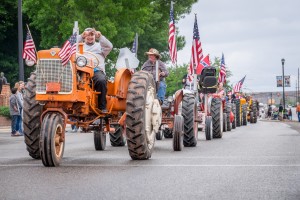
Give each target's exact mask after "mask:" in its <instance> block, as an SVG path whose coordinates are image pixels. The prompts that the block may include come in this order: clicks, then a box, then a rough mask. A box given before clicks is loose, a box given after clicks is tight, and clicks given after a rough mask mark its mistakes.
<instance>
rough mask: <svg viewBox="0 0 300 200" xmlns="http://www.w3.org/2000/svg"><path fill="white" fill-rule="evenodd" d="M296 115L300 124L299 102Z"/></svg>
mask: <svg viewBox="0 0 300 200" xmlns="http://www.w3.org/2000/svg"><path fill="white" fill-rule="evenodd" d="M296 113H297V115H298V121H299V122H300V104H299V102H297V108H296Z"/></svg>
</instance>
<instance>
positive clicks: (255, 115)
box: [252, 101, 257, 123]
mask: <svg viewBox="0 0 300 200" xmlns="http://www.w3.org/2000/svg"><path fill="white" fill-rule="evenodd" d="M252 110H253V123H256V122H257V102H256V101H253V104H252Z"/></svg>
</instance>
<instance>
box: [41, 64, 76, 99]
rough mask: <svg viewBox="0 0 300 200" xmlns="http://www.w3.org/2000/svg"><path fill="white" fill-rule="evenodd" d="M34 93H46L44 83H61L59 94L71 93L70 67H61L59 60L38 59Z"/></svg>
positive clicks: (68, 65)
mask: <svg viewBox="0 0 300 200" xmlns="http://www.w3.org/2000/svg"><path fill="white" fill-rule="evenodd" d="M36 69H37V70H36V71H37V79H36V92H37V93H46V83H50V82H55V83H59V82H60V83H61V90H60V92H59V93H60V94H63V93H71V92H72V84H73V78H72V67H71V66H70V63H68V64H67V65H66V66H62V64H61V60H60V59H40V60H39V62H38V64H37V67H36Z"/></svg>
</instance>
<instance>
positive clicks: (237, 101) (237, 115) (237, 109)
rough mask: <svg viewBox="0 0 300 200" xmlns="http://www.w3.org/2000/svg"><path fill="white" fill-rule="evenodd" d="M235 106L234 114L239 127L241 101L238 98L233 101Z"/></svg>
mask: <svg viewBox="0 0 300 200" xmlns="http://www.w3.org/2000/svg"><path fill="white" fill-rule="evenodd" d="M235 107H236V110H235V111H236V112H235V116H236V118H235V119H236V126H237V127H240V126H241V102H240V100H239V99H237V100H236V101H235Z"/></svg>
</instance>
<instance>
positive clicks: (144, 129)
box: [23, 44, 161, 166]
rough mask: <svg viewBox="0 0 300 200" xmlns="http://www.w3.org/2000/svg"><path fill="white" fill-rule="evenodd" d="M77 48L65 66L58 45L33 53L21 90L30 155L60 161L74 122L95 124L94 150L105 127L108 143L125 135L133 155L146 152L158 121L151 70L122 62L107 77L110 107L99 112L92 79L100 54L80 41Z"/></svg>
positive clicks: (148, 154)
mask: <svg viewBox="0 0 300 200" xmlns="http://www.w3.org/2000/svg"><path fill="white" fill-rule="evenodd" d="M78 49H79V52H78V53H76V55H73V56H72V57H71V59H70V62H69V63H68V64H67V65H66V66H62V63H61V59H60V58H59V56H58V52H59V51H60V49H59V48H52V49H49V50H42V51H39V52H38V53H37V55H38V61H37V66H36V71H35V72H34V73H32V74H31V76H30V78H29V79H28V83H27V84H26V87H25V91H26V92H25V96H24V118H23V123H24V133H25V143H26V146H27V150H28V152H29V155H30V156H31V157H32V158H35V159H39V158H41V159H42V162H43V164H44V166H58V165H59V164H60V162H61V160H62V157H63V153H64V148H65V139H66V138H65V132H66V125H67V124H74V125H76V126H78V127H81V128H83V129H84V130H93V133H94V145H95V149H96V150H104V149H105V146H106V144H105V142H106V135H107V133H109V134H110V139H111V144H112V146H124V145H125V141H126V139H127V146H128V150H129V154H130V156H131V158H132V159H148V158H150V157H151V153H152V151H153V147H154V142H155V134H156V132H158V129H159V126H160V123H161V108H160V105H159V101H158V100H157V98H156V90H155V83H154V80H153V77H152V75H150V74H149V73H147V72H143V71H140V72H137V73H135V74H133V75H132V74H131V73H130V71H129V70H128V69H126V68H122V69H119V70H118V71H117V72H116V74H115V78H114V82H111V81H108V82H107V96H106V99H107V110H108V113H101V112H100V110H99V109H98V105H97V102H98V101H97V98H98V94H99V93H98V92H96V91H95V90H94V84H93V82H92V77H93V75H94V70H93V68H94V66H97V65H98V64H99V60H98V59H97V57H96V56H95V55H94V54H93V53H91V52H84V49H83V44H79V48H78ZM71 118H72V120H70V119H71ZM125 127H126V137H125V131H124V130H125ZM125 138H126V139H125Z"/></svg>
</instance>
